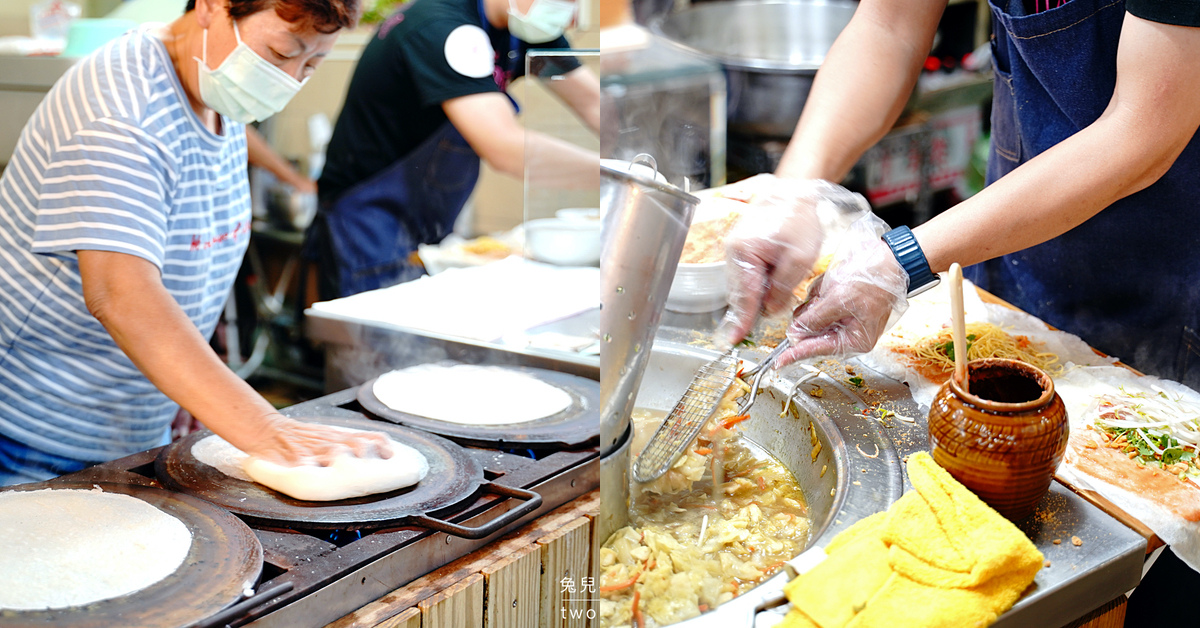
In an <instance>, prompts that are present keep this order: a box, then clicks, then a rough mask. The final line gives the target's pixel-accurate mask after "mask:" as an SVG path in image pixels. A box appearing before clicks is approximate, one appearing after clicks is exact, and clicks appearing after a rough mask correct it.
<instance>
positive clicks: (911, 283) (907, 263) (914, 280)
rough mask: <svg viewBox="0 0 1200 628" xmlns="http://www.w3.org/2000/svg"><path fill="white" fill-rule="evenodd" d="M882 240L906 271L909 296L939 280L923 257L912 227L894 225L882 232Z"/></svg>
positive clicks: (915, 294)
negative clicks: (893, 227)
mask: <svg viewBox="0 0 1200 628" xmlns="http://www.w3.org/2000/svg"><path fill="white" fill-rule="evenodd" d="M883 241H884V242H886V243H887V245H888V247H889V248H891V249H892V254H893V255H895V256H896V261H898V262H900V267H901V268H903V269H904V272H906V273H908V296H909V297H915V296H917V295H918V294H921V293H922V292H925V291H926V290H928V289H930V288H932V287H934V286H936V285H938V282H940V281H941V277H938V275H937V274H936V273H934V272H933V270H931V269H930V268H929V260H927V259H925V253H924V252H923V251H922V250H921V245H920V244H917V238H916V236H914V235H913V232H912V229H909V228H908V227H896V228H895V229H892V230H891V231H888V232H887V233H885V234H883Z"/></svg>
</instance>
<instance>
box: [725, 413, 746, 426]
mask: <svg viewBox="0 0 1200 628" xmlns="http://www.w3.org/2000/svg"><path fill="white" fill-rule="evenodd" d="M748 418H750V415H749V414H739V415H738V416H731V417H729V418H727V419H722V420H721V427H723V428H725V429H729V428H731V427H733V426H735V425H737V424H738V423H741V422H742V421H745V420H746V419H748Z"/></svg>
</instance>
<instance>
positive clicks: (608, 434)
mask: <svg viewBox="0 0 1200 628" xmlns="http://www.w3.org/2000/svg"><path fill="white" fill-rule="evenodd" d="M617 164H623V166H622V167H614V166H615V165H617ZM653 164H654V160H653V159H652V158H650V157H649V156H644V155H643V156H639V158H638V159H635V160H634V163H628V162H617V161H615V160H605V161H604V163H602V164H601V166H600V175H601V180H600V207H601V212H602V213H603V214H604V219H603V221H604V222H603V225H604V226H603V230H602V234H601V239H602V241H603V246H602V250H601V254H600V275H601V290H602V293H601V297H600V303H601V311H600V331H601V334H602V337H603V342H602V343H601V345H600V397H601V401H600V403H601V409H600V455H601V456H602V457H603V458H604V459H605V460H606V461H607V464H606V463H605V462H602V463H601V466H602V468H610V469H612V470H613V472H612V473H613V475H614V477H615V478H616V481H615V482H606V484H616V486H615V487H614V488H615V489H616V491H617V493H615V494H609V493H608V492H607V491H606V494H605V496H604V500H603V503H602V504H601V522H602V524H603V525H602V526H601V527H602V528H603V529H602V530H600V531H598V533H600V534H608V533H611V532H612V531H614V530H616V529H618V528H620V527H621V526H623V525H624V522H625V518H626V515H627V514H628V513H627V508H626V503H625V502H626V498H627V496H628V485H627V483H625V482H624V481H623V480H621V479H620V477H622V475H623V474H624V473H625V471H626V469H627V468H628V466H627V465H628V453H629V450H628V444H629V438H630V428H629V418H630V415H631V414H632V413H633V403H634V398H635V393H636V392H637V389H638V386H639V385H640V383H641V381H642V372H643V371H644V370H645V368H646V361H647V360H648V359H649V357H650V345H651V343H652V342H653V339H654V334H655V332H656V331H657V330H658V323H659V320H660V319H661V317H662V312H663V306H664V305H665V304H666V301H667V292H669V291H670V288H671V280H672V279H673V278H674V277H675V268H676V266H677V265H678V263H679V255H680V253H682V252H683V242H684V240H685V239H686V238H687V231H688V226H689V225H690V224H691V222H692V213H693V212H694V211H695V209H696V205H697V204H698V203H699V202H700V200H699V199H697V198H696V197H694V196H692V195H690V194H687V193H686V192H684V191H683V190H680V189H679V188H677V187H675V186H673V185H671V184H669V183H666V182H665V181H664V180H662V179H661V177H660V176H659V175H658V173H657V167H656V166H654V165H653ZM622 452H623V453H622ZM610 458H611V460H609V459H610ZM606 488H608V487H607V486H606ZM602 538H607V537H602Z"/></svg>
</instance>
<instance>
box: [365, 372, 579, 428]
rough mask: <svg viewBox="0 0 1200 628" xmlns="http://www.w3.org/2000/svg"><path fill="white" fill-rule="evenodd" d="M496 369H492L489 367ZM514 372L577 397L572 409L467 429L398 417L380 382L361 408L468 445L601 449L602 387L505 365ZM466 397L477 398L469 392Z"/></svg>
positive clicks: (403, 415) (370, 386) (409, 416)
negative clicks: (380, 390) (381, 395)
mask: <svg viewBox="0 0 1200 628" xmlns="http://www.w3.org/2000/svg"><path fill="white" fill-rule="evenodd" d="M488 366H491V365H488ZM495 368H504V369H508V370H512V371H517V372H521V373H524V374H526V375H531V376H533V377H534V378H536V379H538V380H541V381H542V382H545V383H547V384H550V385H551V386H554V387H555V388H558V389H560V390H563V391H565V392H566V393H567V394H569V395H570V396H571V405H570V406H568V407H567V408H566V409H565V410H563V411H562V412H559V413H557V414H552V415H550V416H548V417H544V418H541V419H537V420H536V421H525V422H523V423H507V424H499V425H463V424H461V423H451V422H449V421H439V420H437V419H431V418H429V417H423V416H418V415H415V414H408V413H405V412H398V411H396V410H393V409H391V408H390V407H388V406H387V405H385V404H384V403H383V402H382V401H380V400H379V398H378V397H376V396H375V382H376V380H378V379H379V378H375V379H372V380H371V381H369V382H367V383H365V384H363V385H362V386H360V387H359V388H358V403H359V405H361V406H362V407H363V409H365V410H366V411H367V412H368V413H370V414H371V415H373V416H376V417H379V418H381V419H384V420H387V421H392V422H393V423H399V424H401V425H407V426H409V427H415V428H417V429H421V430H425V431H427V432H433V433H434V434H439V435H441V436H445V437H446V438H450V439H452V440H454V441H456V442H459V443H463V444H466V445H479V446H484V447H499V448H501V449H504V448H512V449H525V448H529V449H547V448H554V449H566V448H573V447H580V446H584V445H589V444H595V443H598V442H599V441H600V383H599V382H596V381H593V380H590V379H586V378H583V377H579V376H577V375H571V374H569V373H559V372H556V371H549V370H546V369H538V368H529V367H518V366H503V367H495ZM463 394H471V391H469V390H464V391H463Z"/></svg>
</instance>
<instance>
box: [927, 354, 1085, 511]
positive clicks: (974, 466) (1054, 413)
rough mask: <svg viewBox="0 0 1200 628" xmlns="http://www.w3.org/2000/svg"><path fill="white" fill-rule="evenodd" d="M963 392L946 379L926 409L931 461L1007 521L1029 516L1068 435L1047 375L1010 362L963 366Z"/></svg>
mask: <svg viewBox="0 0 1200 628" xmlns="http://www.w3.org/2000/svg"><path fill="white" fill-rule="evenodd" d="M967 373H968V388H969V389H970V392H964V391H963V390H962V387H961V386H959V384H958V382H956V381H954V378H953V377H951V378H950V381H948V382H946V383H945V384H943V385H942V387H941V389H940V390H938V393H937V396H936V397H934V399H933V405H932V406H931V407H930V410H929V448H930V454H931V455H932V456H933V459H934V461H935V462H937V463H938V464H939V465H941V467H942V468H944V469H946V471H948V472H949V473H950V475H952V476H954V478H955V479H957V480H958V481H959V482H961V483H962V484H963V485H964V486H966V487H967V488H969V489H971V491H973V492H974V493H975V494H976V495H978V496H979V498H980V499H982V500H983V501H984V502H986V503H987V504H988V505H990V506H991V507H992V508H995V509H996V511H997V512H999V513H1000V514H1001V515H1004V516H1005V517H1007V518H1008V519H1009V520H1011V521H1020V520H1021V519H1024V518H1025V517H1028V516H1029V515H1031V514H1033V511H1034V510H1035V509H1036V508H1037V505H1038V502H1039V501H1041V499H1042V496H1043V495H1045V494H1046V491H1047V490H1049V488H1050V482H1051V480H1052V479H1053V476H1054V471H1055V469H1057V468H1058V463H1059V462H1061V461H1062V456H1063V452H1064V451H1065V450H1066V448H1067V437H1068V436H1069V435H1070V424H1069V423H1068V421H1067V410H1066V407H1065V406H1064V405H1063V402H1062V399H1061V398H1060V397H1059V396H1058V393H1056V392H1054V381H1053V380H1051V379H1050V376H1049V375H1047V374H1046V373H1045V372H1044V371H1042V370H1041V369H1039V368H1037V367H1035V366H1031V365H1029V364H1026V363H1024V362H1019V361H1017V360H1003V359H995V358H989V359H983V360H974V361H972V362H970V363H969V364H968V365H967Z"/></svg>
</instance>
